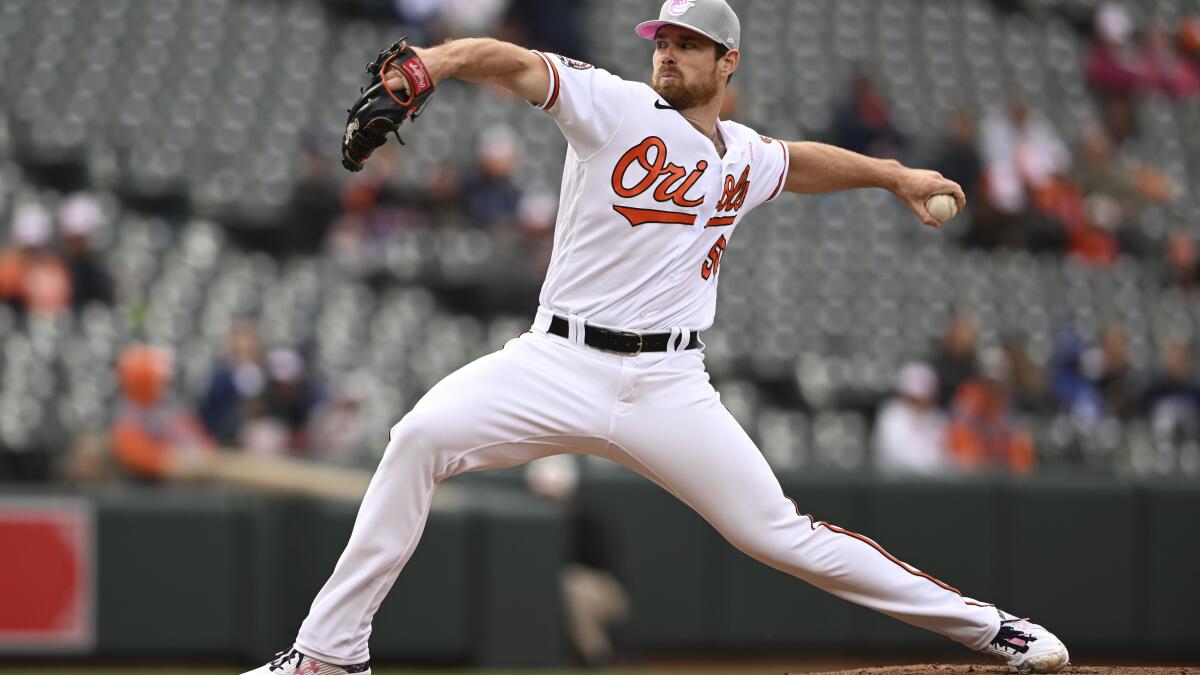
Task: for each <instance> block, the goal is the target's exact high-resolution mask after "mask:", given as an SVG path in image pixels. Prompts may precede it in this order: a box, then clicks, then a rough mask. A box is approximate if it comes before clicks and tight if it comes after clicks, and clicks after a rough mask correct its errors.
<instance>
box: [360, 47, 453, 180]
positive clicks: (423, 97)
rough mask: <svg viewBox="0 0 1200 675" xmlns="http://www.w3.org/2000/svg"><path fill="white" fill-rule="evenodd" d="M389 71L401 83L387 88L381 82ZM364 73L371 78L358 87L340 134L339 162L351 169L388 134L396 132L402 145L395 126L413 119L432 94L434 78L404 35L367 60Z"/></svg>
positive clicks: (362, 163)
mask: <svg viewBox="0 0 1200 675" xmlns="http://www.w3.org/2000/svg"><path fill="white" fill-rule="evenodd" d="M388 73H396V74H398V75H400V76H401V77H402V78H403V79H404V82H405V84H404V86H403V87H402V88H401V89H399V90H395V91H393V90H391V89H388V88H387V86H386V85H385V84H384V79H385V78H386V77H387V75H388ZM367 74H368V75H370V80H369V81H368V82H367V86H366V87H363V88H362V89H361V90H359V91H360V92H361V94H362V95H361V96H359V97H358V100H357V101H355V102H354V105H352V106H350V109H349V110H347V111H346V112H347V113H349V115H350V116H349V117H347V118H346V134H345V136H343V137H342V166H344V167H346V168H347V169H348V170H350V171H359V170H361V169H362V168H363V165H364V164H366V161H367V158H369V157H370V156H371V153H372V152H374V151H375V148H378V147H379V146H381V145H383V144H384V143H386V142H387V136H388V134H395V135H396V140H397V141H400V144H401V145H403V144H404V141H403V140H401V139H400V134H399V133H397V132H396V128H397V127H399V126H400V125H401V124H403V123H404V122H405V120H411V119H416V118H417V115H419V114H421V108H423V107H424V106H425V103H426V101H428V100H429V97H430V96H432V95H433V89H434V85H433V78H432V77H430V75H429V71H428V70H426V69H425V64H424V63H422V62H421V59H420V57H418V56H417V53H416V52H415V51H413V50H412V49H411V48H410V47H409V46H408V42H406V41H405V39H404V38H401V39H400V41H399V42H397V43H395V44H393V45H392V46H391V47H388V48H387V49H385V50H383V51H381V52H379V56H377V57H376V58H375V60H374V61H373V62H371V63H368V64H367Z"/></svg>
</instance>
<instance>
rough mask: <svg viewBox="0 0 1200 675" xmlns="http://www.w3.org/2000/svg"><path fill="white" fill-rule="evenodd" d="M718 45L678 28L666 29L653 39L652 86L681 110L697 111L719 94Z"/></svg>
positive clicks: (667, 27)
mask: <svg viewBox="0 0 1200 675" xmlns="http://www.w3.org/2000/svg"><path fill="white" fill-rule="evenodd" d="M716 48H717V47H716V43H714V42H713V41H712V40H709V39H708V38H706V37H704V36H703V35H699V34H698V33H694V32H692V31H690V30H687V29H686V28H679V27H678V26H663V27H662V28H661V29H659V31H658V35H657V36H655V39H654V75H653V76H652V78H651V82H650V84H651V86H652V87H654V91H656V92H658V95H659V96H662V97H663V100H664V101H666V102H667V103H668V104H670V105H671V106H672V107H674V108H676V109H678V110H687V109H689V108H695V107H697V106H700V105H703V104H705V103H708V102H709V101H711V100H712V99H713V98H714V97H716V96H717V95H718V94H719V93H720V83H721V76H720V74H719V72H718V71H719V64H720V61H719V60H718V59H717V58H716Z"/></svg>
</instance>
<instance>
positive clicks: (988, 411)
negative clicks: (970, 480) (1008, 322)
mask: <svg viewBox="0 0 1200 675" xmlns="http://www.w3.org/2000/svg"><path fill="white" fill-rule="evenodd" d="M1011 377H1012V371H1011V366H1010V365H1009V363H1008V360H1007V358H1006V357H1005V356H1004V352H1003V351H1001V350H999V349H998V348H994V349H989V350H987V351H985V352H984V354H983V358H982V359H981V367H980V374H979V375H978V376H976V377H973V378H971V379H970V380H967V381H966V382H964V383H963V384H962V386H960V387H959V388H958V391H957V392H956V393H955V395H954V405H953V409H952V413H951V418H950V427H949V432H948V434H947V438H948V441H947V442H948V444H949V446H950V452H951V455H952V456H953V457H954V460H955V462H956V463H957V464H958V465H959V466H960V467H962V468H964V469H968V470H980V469H1003V470H1007V471H1009V472H1011V473H1015V474H1024V473H1028V472H1029V471H1031V470H1032V469H1033V465H1034V450H1033V439H1032V437H1031V436H1030V434H1029V432H1028V431H1026V430H1025V429H1023V428H1022V427H1021V426H1020V425H1019V424H1018V423H1017V421H1016V420H1015V419H1014V418H1013V416H1012V410H1011V409H1012V393H1011V384H1010V383H1011Z"/></svg>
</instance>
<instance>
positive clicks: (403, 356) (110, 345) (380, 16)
mask: <svg viewBox="0 0 1200 675" xmlns="http://www.w3.org/2000/svg"><path fill="white" fill-rule="evenodd" d="M733 4H734V5H735V6H736V8H737V9H738V10H739V13H740V15H741V18H742V23H743V44H744V45H745V48H744V49H743V53H744V56H743V61H742V69H741V70H740V71H739V73H738V77H737V78H736V79H735V81H734V85H735V89H734V91H733V93H732V94H731V95H730V97H729V99H728V100H727V101H726V105H725V113H724V114H725V116H726V117H728V118H732V119H735V120H738V121H741V122H743V123H746V124H748V125H750V126H752V127H755V128H756V129H758V130H759V131H760V132H761V133H764V134H769V135H772V136H775V137H780V138H786V139H810V140H824V141H828V142H831V143H835V144H837V145H840V146H843V147H847V148H850V149H852V150H857V151H859V152H864V153H867V154H871V155H875V156H883V157H895V158H898V159H900V160H902V161H904V162H905V163H906V164H909V165H911V166H923V167H928V168H932V169H936V170H938V171H940V172H942V173H943V174H944V175H946V176H947V177H949V178H951V179H953V180H956V181H958V182H959V183H961V184H962V185H963V187H964V189H965V190H966V192H967V195H968V198H969V200H970V207H969V209H968V210H967V212H965V213H964V214H962V215H960V216H959V217H958V218H957V219H955V220H954V221H952V222H951V223H950V224H949V225H948V226H947V227H946V228H944V229H943V231H941V232H932V231H928V230H926V229H923V228H922V227H921V226H920V224H919V223H918V222H917V221H916V220H915V218H913V217H912V216H911V214H909V213H906V212H905V211H904V210H903V208H902V207H901V206H900V205H899V204H896V203H894V200H891V198H890V197H889V196H888V195H886V194H883V193H879V192H877V191H860V192H854V193H846V194H838V195H831V196H824V197H803V198H801V197H795V196H793V197H788V198H785V199H784V200H781V201H780V202H779V203H778V204H773V205H771V206H768V207H764V208H763V209H760V210H759V211H758V212H755V213H754V214H753V215H752V216H751V217H749V218H747V220H746V222H745V223H744V224H743V225H742V227H740V228H739V229H738V233H737V234H738V236H737V238H736V241H734V242H733V243H732V245H731V248H730V250H729V253H728V255H729V256H732V257H731V258H730V259H729V261H728V262H727V264H726V265H723V266H722V268H723V274H722V284H721V287H722V293H721V300H720V304H719V308H718V317H717V323H716V326H714V328H713V329H712V330H711V331H709V332H708V333H706V336H705V341H706V343H707V359H708V364H709V369H710V371H711V373H712V375H713V378H714V381H715V383H716V386H717V388H718V389H719V390H720V391H721V392H722V397H723V401H724V402H725V404H726V405H727V406H728V407H729V408H730V410H731V411H732V412H733V413H734V414H735V416H736V417H737V418H738V419H739V420H740V421H741V422H742V423H743V425H744V426H745V427H746V429H747V430H748V431H749V433H750V434H751V435H752V436H753V437H754V438H755V439H756V440H757V441H758V442H759V444H760V447H761V448H762V449H763V452H764V454H765V455H766V456H767V457H768V460H769V461H770V462H771V463H772V464H773V465H774V466H775V467H776V469H777V470H779V471H781V472H785V471H803V470H809V469H811V468H814V467H819V468H823V469H829V470H834V471H861V470H864V469H868V468H869V469H874V470H876V471H879V472H881V473H886V474H894V475H898V474H919V475H924V476H935V477H948V478H953V477H955V476H963V475H966V474H969V473H975V472H998V473H1013V474H1026V473H1029V472H1034V471H1067V472H1101V473H1114V472H1115V473H1121V474H1136V475H1148V474H1155V475H1168V474H1170V475H1185V476H1198V477H1200V377H1198V373H1197V369H1196V365H1195V359H1194V356H1195V354H1196V350H1197V344H1198V342H1197V334H1196V329H1197V327H1198V326H1200V324H1198V321H1200V252H1198V250H1197V243H1198V242H1197V236H1198V235H1200V201H1198V199H1197V196H1196V195H1197V190H1200V3H1197V2H1188V1H1185V0H1147V1H1145V2H1137V3H1134V2H1128V3H1124V4H1121V3H1108V2H1096V1H1090V0H992V1H990V2H989V1H988V0H954V1H950V0H889V1H888V2H886V3H876V2H871V1H869V0H836V1H835V0H806V1H804V2H801V1H798V0H750V1H747V2H741V3H736V2H735V3H733ZM656 6H657V3H654V2H650V1H649V0H647V1H642V0H615V1H611V2H610V1H605V2H599V1H592V2H584V1H578V2H562V1H560V0H485V1H481V0H470V1H469V2H468V1H466V0H394V1H391V2H389V1H388V0H327V1H325V2H319V1H318V0H298V1H295V2H283V1H281V0H259V1H254V2H250V1H245V2H238V1H235V0H188V1H186V2H185V1H182V0H157V1H156V2H138V1H136V0H109V1H106V2H103V3H90V2H85V1H84V0H4V1H3V2H0V92H3V96H0V101H2V102H0V241H2V243H3V250H2V251H0V302H2V303H3V304H2V305H0V373H2V374H0V478H3V479H19V480H29V481H89V482H90V481H122V480H138V481H150V482H153V481H156V480H159V479H160V478H161V477H162V476H163V475H164V472H165V471H167V469H166V467H168V466H171V465H173V464H176V463H178V462H186V459H187V458H188V457H190V456H197V455H200V454H203V453H207V452H212V451H214V450H216V449H218V448H227V449H236V451H238V452H246V453H258V454H264V455H276V456H289V457H299V458H306V459H312V460H318V461H323V462H333V463H339V464H344V465H351V466H365V467H369V466H371V465H372V464H373V463H374V462H375V461H376V460H377V459H378V456H379V453H380V452H381V451H382V449H383V447H384V445H385V442H386V438H387V430H388V428H389V427H390V426H391V424H393V423H394V422H395V421H396V420H398V419H399V418H400V417H401V416H402V415H403V414H404V412H405V411H406V410H407V409H408V407H409V406H411V404H412V403H413V402H414V401H415V400H416V397H419V396H420V395H421V394H422V393H423V392H424V391H425V390H426V389H427V388H428V387H430V386H431V385H432V384H433V383H435V382H436V381H437V380H439V379H440V378H441V377H443V376H444V375H445V374H447V373H449V372H451V371H452V370H454V369H455V368H457V367H458V366H460V365H462V364H463V363H465V362H467V361H468V360H470V359H472V358H475V357H477V356H479V355H482V354H484V353H487V352H489V351H492V350H495V349H498V348H500V347H501V346H502V345H503V343H504V342H505V341H506V340H507V339H509V338H511V337H513V336H515V335H517V334H518V333H520V332H522V331H523V330H526V329H527V327H528V325H529V323H530V321H531V320H532V315H533V311H534V309H535V308H536V306H537V291H538V288H539V285H540V282H541V279H542V275H543V273H544V271H545V268H546V265H547V262H548V260H549V252H550V247H551V243H552V237H553V225H554V219H555V213H556V208H557V203H556V199H557V185H558V179H559V176H560V175H561V159H562V154H563V152H564V150H565V145H564V142H563V141H562V138H561V136H560V135H559V134H558V133H557V131H556V129H555V128H554V125H553V123H552V122H550V121H549V120H548V119H545V118H544V117H545V116H544V115H542V114H540V113H538V112H536V111H534V110H532V109H530V108H529V107H528V105H527V104H525V103H523V102H520V101H513V100H510V99H506V98H504V97H503V96H501V95H500V94H498V93H497V92H490V91H485V90H483V89H481V88H477V87H469V86H465V85H460V84H459V83H453V82H451V83H447V84H445V85H444V86H442V87H441V90H440V91H439V93H438V95H437V96H435V98H434V99H433V102H432V104H431V105H430V106H429V108H428V109H427V111H426V114H425V115H424V116H423V117H422V118H421V120H419V121H418V122H417V123H416V124H415V125H414V126H413V127H411V128H410V130H409V132H408V135H409V136H410V138H408V139H407V142H408V145H406V146H403V147H401V146H399V145H398V144H396V143H394V142H393V143H390V144H389V145H388V146H386V147H385V148H384V149H382V150H381V151H380V152H378V153H377V155H376V156H375V157H374V158H373V159H372V161H371V162H370V163H369V164H368V166H367V168H366V170H365V171H364V172H362V173H361V174H354V175H351V174H347V173H345V172H344V171H342V170H341V169H340V168H339V167H338V161H337V157H336V155H337V148H338V140H339V138H340V135H341V131H342V125H343V123H344V113H343V111H342V106H344V105H345V104H346V103H348V102H349V101H350V100H352V98H353V96H354V95H355V92H356V91H357V89H356V87H357V86H358V84H359V78H360V72H361V71H360V68H361V64H362V63H365V62H367V61H368V60H370V59H371V58H372V57H373V55H374V51H375V50H376V49H378V48H381V47H383V46H385V45H387V44H390V43H391V42H392V41H393V40H395V39H397V38H398V37H399V36H401V35H405V34H407V35H408V36H409V37H410V39H411V40H413V41H414V42H416V43H418V44H429V43H433V42H437V41H440V40H442V39H444V38H447V37H452V36H458V35H480V34H489V35H496V36H499V37H502V38H505V39H509V40H513V41H516V42H519V43H521V44H524V45H528V46H531V47H538V48H542V49H547V50H551V51H555V52H558V53H562V54H564V55H567V56H570V57H572V58H576V59H580V60H584V61H588V62H592V63H595V64H596V65H597V66H599V67H603V68H607V69H609V70H612V71H613V72H616V73H618V74H620V75H622V76H625V77H628V78H631V79H639V78H644V77H646V75H647V74H648V71H649V61H650V53H649V48H648V47H647V46H646V45H644V44H643V43H642V42H641V41H640V40H638V39H637V38H636V37H635V36H634V35H633V31H632V26H633V24H634V23H635V22H636V21H637V20H639V19H641V18H644V17H646V16H649V15H651V14H652V13H653V11H654V9H655V7H656ZM781 19H782V20H781Z"/></svg>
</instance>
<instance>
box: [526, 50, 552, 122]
mask: <svg viewBox="0 0 1200 675" xmlns="http://www.w3.org/2000/svg"><path fill="white" fill-rule="evenodd" d="M531 51H533V53H534V54H537V55H538V56H540V57H542V61H543V62H544V63H545V64H546V69H547V70H548V71H550V86H549V88H548V89H547V90H546V98H545V99H543V100H542V102H541V103H540V104H537V103H531V105H533V106H534V107H535V108H537V109H538V110H546V111H549V110H550V108H551V107H553V106H554V103H555V101H557V100H558V88H559V81H558V69H557V68H555V67H554V64H553V63H551V62H550V59H549V58H548V57H547V56H546V55H545V54H543V53H541V52H539V51H536V50H531Z"/></svg>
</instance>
